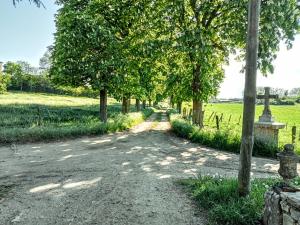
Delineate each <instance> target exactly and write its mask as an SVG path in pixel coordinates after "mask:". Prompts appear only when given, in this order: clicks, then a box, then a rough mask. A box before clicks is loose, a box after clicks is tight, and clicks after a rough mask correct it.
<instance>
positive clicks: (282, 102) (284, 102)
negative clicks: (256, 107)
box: [274, 99, 296, 105]
mask: <svg viewBox="0 0 300 225" xmlns="http://www.w3.org/2000/svg"><path fill="white" fill-rule="evenodd" d="M295 104H296V103H295V102H294V101H292V100H286V99H278V100H277V101H275V102H274V105H295Z"/></svg>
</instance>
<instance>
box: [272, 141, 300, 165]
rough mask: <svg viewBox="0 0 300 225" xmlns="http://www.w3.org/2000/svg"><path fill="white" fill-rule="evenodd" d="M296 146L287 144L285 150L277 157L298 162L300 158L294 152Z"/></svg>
mask: <svg viewBox="0 0 300 225" xmlns="http://www.w3.org/2000/svg"><path fill="white" fill-rule="evenodd" d="M294 149H295V147H294V145H292V144H286V145H285V146H284V150H283V151H282V152H280V153H278V154H277V156H278V157H279V159H280V158H290V159H293V160H296V161H298V160H299V159H300V157H299V156H298V155H296V153H295V152H294Z"/></svg>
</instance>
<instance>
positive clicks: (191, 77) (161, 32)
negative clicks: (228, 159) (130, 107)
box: [50, 0, 299, 126]
mask: <svg viewBox="0 0 300 225" xmlns="http://www.w3.org/2000/svg"><path fill="white" fill-rule="evenodd" d="M57 2H58V4H60V5H61V8H60V10H59V12H58V14H57V17H56V25H57V32H56V34H55V43H54V46H53V52H52V58H51V61H52V68H51V70H50V74H51V77H52V79H53V80H54V81H55V82H57V83H63V84H66V83H67V84H71V85H73V86H80V85H81V86H91V87H93V88H94V89H97V90H105V91H107V92H108V93H109V94H110V95H112V96H114V97H116V98H118V99H122V98H123V100H124V104H125V102H126V101H127V99H129V98H130V97H135V98H137V99H138V100H146V99H147V100H150V101H155V100H156V99H159V98H162V97H172V98H173V100H174V101H176V102H178V103H180V102H182V101H190V100H193V122H194V123H195V124H198V125H200V126H202V123H203V122H202V120H203V112H202V111H203V109H202V103H203V102H206V101H208V100H209V99H210V98H211V97H213V96H216V95H217V93H218V90H219V87H220V84H221V82H222V81H223V79H224V69H223V67H224V65H226V64H227V63H228V61H229V55H230V54H236V53H238V54H236V56H237V59H238V60H244V59H245V51H246V33H247V32H246V28H247V5H248V4H247V3H248V1H247V0H237V1H227V0H215V1H207V0H188V1H187V0H184V1H182V0H160V1H151V0H140V1H138V0H123V1H118V0H88V1H84V0H58V1H57ZM298 18H299V9H298V7H297V1H296V0H280V1H278V0H276V1H275V0H268V1H265V0H263V1H262V4H261V22H260V31H261V32H260V45H259V53H258V68H259V69H260V70H261V71H262V73H263V74H265V75H267V74H269V73H272V72H273V71H274V68H273V65H272V62H273V60H274V59H275V58H276V56H277V55H276V54H277V52H278V50H279V46H280V43H281V42H284V43H285V44H286V46H287V47H288V48H291V47H292V41H293V40H294V36H295V34H296V33H297V31H298V28H299V26H298Z"/></svg>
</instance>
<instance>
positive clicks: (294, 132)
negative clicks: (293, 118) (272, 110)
mask: <svg viewBox="0 0 300 225" xmlns="http://www.w3.org/2000/svg"><path fill="white" fill-rule="evenodd" d="M296 137H297V127H296V126H293V128H292V143H293V144H295V143H296Z"/></svg>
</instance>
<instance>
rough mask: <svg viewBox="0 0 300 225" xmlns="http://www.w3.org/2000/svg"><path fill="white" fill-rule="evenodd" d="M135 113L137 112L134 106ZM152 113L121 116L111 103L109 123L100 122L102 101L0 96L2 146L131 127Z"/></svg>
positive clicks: (32, 96)
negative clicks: (100, 102) (100, 104)
mask: <svg viewBox="0 0 300 225" xmlns="http://www.w3.org/2000/svg"><path fill="white" fill-rule="evenodd" d="M131 111H134V107H132V109H131ZM150 111H151V110H147V111H145V112H144V114H143V113H130V114H129V115H121V114H120V112H121V105H120V103H118V102H117V101H116V100H115V99H112V98H110V99H109V101H108V117H109V121H108V123H107V124H103V123H101V122H100V121H99V100H98V99H93V98H86V97H70V96H62V95H54V94H40V93H23V92H16V93H11V92H10V93H6V94H2V95H0V143H2V144H5V143H15V142H31V141H45V140H56V139H61V138H66V137H76V136H80V135H96V134H103V133H107V132H115V131H119V130H124V129H127V128H129V127H130V126H132V125H133V124H135V123H138V122H141V121H142V120H143V118H144V117H146V116H148V115H149V113H151V112H150Z"/></svg>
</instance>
